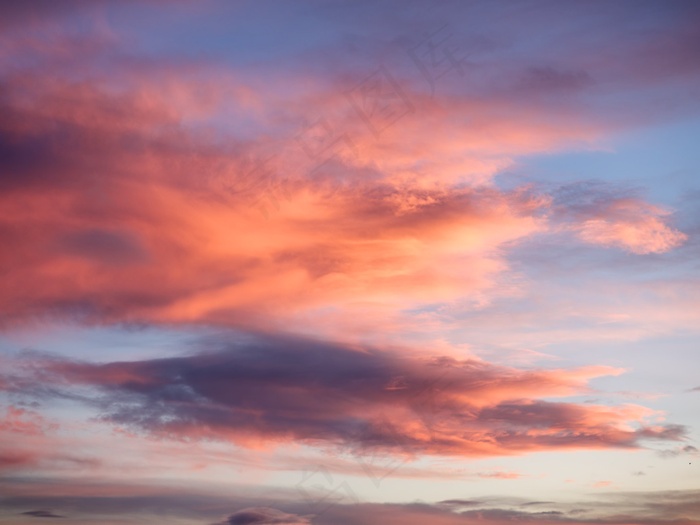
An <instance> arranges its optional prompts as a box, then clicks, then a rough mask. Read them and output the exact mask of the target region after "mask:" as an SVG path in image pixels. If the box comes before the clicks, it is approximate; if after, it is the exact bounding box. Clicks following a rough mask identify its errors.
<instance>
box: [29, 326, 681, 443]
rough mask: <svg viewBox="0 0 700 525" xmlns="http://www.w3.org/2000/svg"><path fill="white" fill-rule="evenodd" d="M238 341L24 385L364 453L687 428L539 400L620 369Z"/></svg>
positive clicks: (189, 426) (128, 417) (187, 427)
mask: <svg viewBox="0 0 700 525" xmlns="http://www.w3.org/2000/svg"><path fill="white" fill-rule="evenodd" d="M230 337H231V338H232V339H227V338H223V339H221V338H217V339H211V340H208V341H206V342H205V343H204V344H205V347H206V348H207V350H206V351H205V352H203V353H200V354H195V355H191V356H186V357H175V358H166V359H154V360H145V361H132V362H112V363H104V364H95V363H85V362H74V361H67V360H62V359H59V358H49V357H46V356H44V357H43V358H39V356H36V355H34V356H32V361H33V367H32V369H31V370H33V371H31V372H29V373H30V375H32V377H31V378H30V379H27V381H28V384H30V383H31V381H34V382H38V383H41V384H42V385H54V388H63V389H66V391H67V392H70V391H71V386H70V385H73V386H74V387H75V388H84V387H93V388H96V389H98V391H99V392H100V393H101V396H98V397H95V396H87V397H84V402H86V403H88V404H92V405H94V406H95V407H96V408H100V409H101V410H102V414H101V418H102V419H103V420H105V421H109V422H112V423H115V424H118V425H125V426H127V427H131V428H134V429H141V430H144V431H146V432H148V433H152V434H155V435H159V436H169V437H171V438H175V439H192V440H198V439H217V440H226V441H228V440H230V441H233V442H235V443H238V444H242V445H258V444H260V443H265V442H288V441H295V442H305V443H308V444H315V445H322V446H335V447H350V448H351V449H353V450H356V451H358V452H360V453H363V452H367V451H384V452H386V453H388V454H398V455H408V456H411V455H414V454H435V455H455V456H498V455H509V454H522V453H527V452H532V451H538V450H557V449H591V448H592V449H596V448H616V447H622V448H633V447H638V446H640V445H641V442H643V441H646V440H660V441H669V440H670V441H677V440H680V439H682V438H683V436H684V434H685V430H684V428H683V427H681V426H677V425H658V424H654V423H653V420H654V419H655V418H656V417H658V413H656V412H654V411H652V410H649V409H647V408H645V407H642V406H639V405H631V404H626V405H620V406H602V405H594V404H576V403H570V402H553V401H544V400H542V399H540V398H543V397H548V398H551V397H562V396H569V395H574V394H577V393H581V392H585V391H586V390H587V389H588V387H587V382H588V381H589V380H590V379H591V378H594V377H598V376H604V375H611V374H619V373H621V370H619V369H614V368H609V367H600V366H592V367H583V368H577V369H569V370H566V369H549V370H548V369H531V370H519V369H516V368H510V367H505V366H498V365H493V364H489V363H488V362H485V361H481V360H477V359H466V360H457V359H454V358H449V357H438V356H436V357H432V358H426V357H418V356H415V355H410V354H408V355H402V354H401V353H399V352H398V351H395V350H381V349H377V348H372V347H364V348H356V347H351V346H343V345H340V344H335V343H328V342H321V341H317V340H311V339H303V338H298V337H281V336H280V337H267V336H266V337H253V338H250V337H247V338H239V339H238V340H236V338H235V336H233V335H231V336H230ZM399 377H400V378H401V384H402V385H403V388H400V389H397V388H395V385H396V384H397V382H396V380H397V378H399ZM31 391H32V390H31V387H28V388H27V392H28V393H31ZM37 393H38V394H39V395H40V394H41V390H39V391H38V392H37ZM74 398H75V397H74Z"/></svg>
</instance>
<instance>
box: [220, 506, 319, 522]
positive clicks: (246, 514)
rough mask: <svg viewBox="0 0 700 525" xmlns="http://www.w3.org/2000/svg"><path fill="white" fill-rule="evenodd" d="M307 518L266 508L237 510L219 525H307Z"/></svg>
mask: <svg viewBox="0 0 700 525" xmlns="http://www.w3.org/2000/svg"><path fill="white" fill-rule="evenodd" d="M310 523H311V521H309V518H305V517H302V516H296V515H293V514H287V513H285V512H282V511H280V510H276V509H271V508H268V507H255V508H248V509H243V510H239V511H238V512H235V513H234V514H232V515H231V516H229V517H228V519H226V521H224V522H223V523H222V524H221V525H309V524H310Z"/></svg>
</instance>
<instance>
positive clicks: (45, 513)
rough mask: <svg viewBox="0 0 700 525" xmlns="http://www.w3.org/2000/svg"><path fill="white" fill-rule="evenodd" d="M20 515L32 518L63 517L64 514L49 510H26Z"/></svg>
mask: <svg viewBox="0 0 700 525" xmlns="http://www.w3.org/2000/svg"><path fill="white" fill-rule="evenodd" d="M22 515H24V516H32V517H34V518H65V516H61V515H60V514H54V513H53V512H51V511H49V510H28V511H27V512H23V513H22Z"/></svg>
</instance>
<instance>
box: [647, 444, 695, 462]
mask: <svg viewBox="0 0 700 525" xmlns="http://www.w3.org/2000/svg"><path fill="white" fill-rule="evenodd" d="M699 452H700V451H699V450H698V449H697V447H694V446H693V445H685V446H682V447H681V446H679V447H676V448H672V449H665V450H658V451H657V452H656V453H657V454H658V455H659V456H660V457H662V458H665V459H670V458H675V457H678V456H682V455H685V454H687V455H690V456H697V455H698V453H699Z"/></svg>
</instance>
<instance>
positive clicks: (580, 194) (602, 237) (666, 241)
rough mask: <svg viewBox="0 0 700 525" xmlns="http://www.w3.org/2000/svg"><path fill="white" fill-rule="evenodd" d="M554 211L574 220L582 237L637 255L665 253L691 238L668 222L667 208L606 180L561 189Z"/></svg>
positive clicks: (586, 240)
mask: <svg viewBox="0 0 700 525" xmlns="http://www.w3.org/2000/svg"><path fill="white" fill-rule="evenodd" d="M554 210H555V216H556V217H558V218H560V219H564V221H571V228H572V229H573V230H574V231H576V232H577V234H578V236H579V238H580V239H581V240H583V241H585V242H587V243H590V244H598V245H601V246H613V247H618V248H623V249H625V250H627V251H629V252H632V253H635V254H648V253H664V252H667V251H669V250H671V249H673V248H676V247H678V246H680V245H682V244H683V243H684V242H685V241H686V240H687V238H688V237H687V235H686V234H684V233H682V232H680V231H679V230H677V229H675V228H673V227H672V226H670V225H669V224H667V218H668V216H669V215H670V212H668V211H667V210H664V209H662V208H660V207H658V206H654V205H652V204H650V203H648V202H645V201H644V200H642V199H641V198H639V197H638V196H636V194H635V192H634V191H632V190H630V189H624V188H619V187H618V188H616V187H614V186H612V185H609V184H605V183H602V182H596V181H587V182H579V183H575V184H570V185H567V186H564V187H562V188H559V189H558V190H557V191H556V192H555V201H554Z"/></svg>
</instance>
